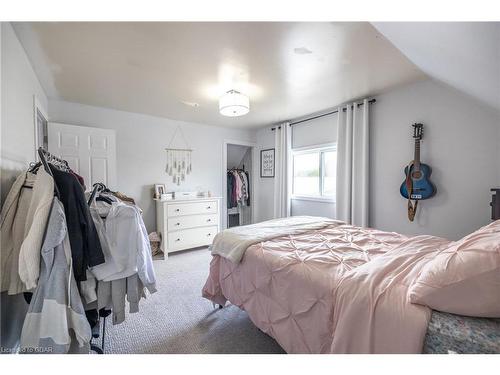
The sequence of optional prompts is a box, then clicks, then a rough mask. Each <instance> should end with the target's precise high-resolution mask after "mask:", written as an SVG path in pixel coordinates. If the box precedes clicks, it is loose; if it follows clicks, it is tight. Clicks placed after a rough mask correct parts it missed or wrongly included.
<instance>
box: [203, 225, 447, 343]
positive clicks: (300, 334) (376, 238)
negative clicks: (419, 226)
mask: <svg viewBox="0 0 500 375" xmlns="http://www.w3.org/2000/svg"><path fill="white" fill-rule="evenodd" d="M449 242H450V241H448V240H445V239H442V238H439V237H432V236H417V237H407V236H404V235H401V234H398V233H392V232H384V231H378V230H375V229H368V228H358V227H353V226H348V225H341V226H338V225H332V226H330V227H326V228H323V229H319V230H314V231H310V232H309V233H303V234H292V235H287V236H281V237H277V238H274V239H271V240H268V241H263V242H261V243H258V244H255V245H252V246H250V247H249V248H248V249H247V250H246V252H245V255H244V257H243V259H242V261H241V262H240V263H234V262H231V261H230V260H228V259H225V258H222V257H220V256H218V255H216V256H214V257H213V259H212V262H211V264H210V273H209V277H208V280H207V282H206V284H205V286H204V288H203V292H202V293H203V296H204V297H205V298H207V299H209V300H211V301H213V302H215V303H218V304H221V305H224V304H225V303H226V301H230V302H231V303H232V304H234V305H236V306H238V307H240V308H241V309H243V310H245V311H247V313H248V315H249V317H250V319H251V320H252V322H253V323H254V324H255V325H256V326H257V327H258V328H259V329H261V330H262V331H263V332H265V333H267V334H269V335H270V336H271V337H273V338H274V339H275V340H276V341H277V342H278V344H280V346H281V347H282V348H283V349H284V350H285V351H286V352H287V353H421V352H422V348H423V346H424V339H425V338H426V331H427V326H428V325H429V321H430V320H431V310H430V309H429V308H427V307H425V306H421V305H415V304H411V303H409V301H408V300H407V298H406V295H407V290H408V288H409V285H411V283H412V281H413V280H414V279H415V277H416V275H417V274H418V273H419V272H420V270H421V268H422V267H423V265H425V264H426V262H427V261H428V259H429V258H431V257H433V256H434V255H435V253H436V252H437V251H439V250H440V249H441V248H444V247H445V246H447V245H448V244H449ZM435 319H437V318H435ZM436 324H437V323H436ZM430 337H431V338H432V337H434V339H435V341H438V340H439V338H436V335H434V336H432V335H431V336H430ZM428 348H429V350H428V351H429V352H431V350H433V349H432V348H431V346H430V345H429V346H428Z"/></svg>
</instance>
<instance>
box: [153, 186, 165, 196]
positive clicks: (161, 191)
mask: <svg viewBox="0 0 500 375" xmlns="http://www.w3.org/2000/svg"><path fill="white" fill-rule="evenodd" d="M166 192H167V189H166V187H165V184H155V198H157V199H160V198H161V195H162V194H165V193H166Z"/></svg>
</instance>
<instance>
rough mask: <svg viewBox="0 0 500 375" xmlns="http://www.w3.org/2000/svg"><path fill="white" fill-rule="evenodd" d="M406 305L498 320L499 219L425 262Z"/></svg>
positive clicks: (499, 279) (499, 308) (453, 243)
mask: <svg viewBox="0 0 500 375" xmlns="http://www.w3.org/2000/svg"><path fill="white" fill-rule="evenodd" d="M408 294H409V299H410V302H412V303H417V304H420V305H427V306H429V307H430V308H432V309H434V310H439V311H443V312H448V313H452V314H459V315H468V316H481V317H489V318H498V317H500V220H497V221H495V222H493V223H491V224H489V225H487V226H485V227H483V228H481V229H479V230H477V231H475V232H473V233H471V234H469V235H468V236H466V237H464V238H462V239H461V240H459V241H456V242H452V243H451V244H450V246H449V247H447V248H446V249H444V250H442V251H441V252H440V253H439V254H437V255H436V256H435V257H434V258H433V259H432V260H430V261H429V263H427V264H426V265H425V266H424V267H423V268H422V271H421V273H420V274H419V276H418V278H417V280H416V281H415V282H414V283H413V284H412V286H411V287H410V290H409V292H408Z"/></svg>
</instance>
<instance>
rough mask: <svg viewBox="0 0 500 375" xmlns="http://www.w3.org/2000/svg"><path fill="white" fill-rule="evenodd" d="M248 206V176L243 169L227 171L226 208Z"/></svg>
mask: <svg viewBox="0 0 500 375" xmlns="http://www.w3.org/2000/svg"><path fill="white" fill-rule="evenodd" d="M238 205H241V206H250V177H249V175H248V172H246V171H245V170H243V169H236V168H233V169H230V170H228V171H227V208H234V207H238Z"/></svg>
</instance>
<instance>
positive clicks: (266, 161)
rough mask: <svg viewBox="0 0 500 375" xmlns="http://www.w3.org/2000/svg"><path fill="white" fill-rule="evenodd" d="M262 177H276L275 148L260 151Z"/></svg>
mask: <svg viewBox="0 0 500 375" xmlns="http://www.w3.org/2000/svg"><path fill="white" fill-rule="evenodd" d="M260 177H269V178H272V177H274V148H269V149H266V150H261V151H260Z"/></svg>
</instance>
